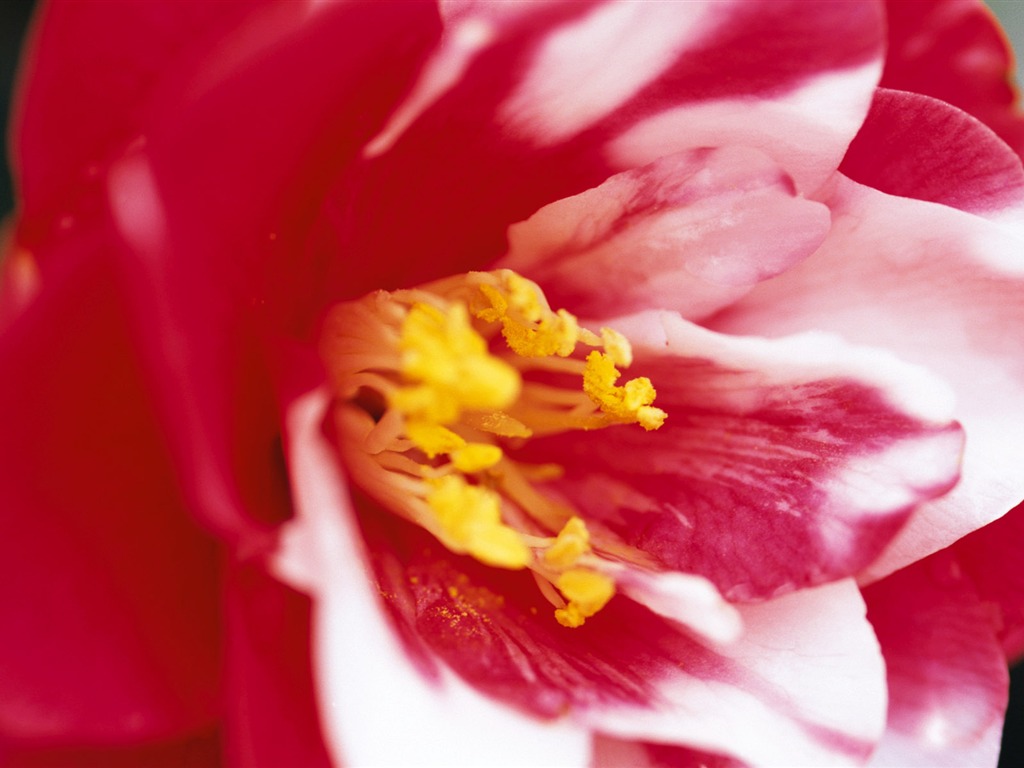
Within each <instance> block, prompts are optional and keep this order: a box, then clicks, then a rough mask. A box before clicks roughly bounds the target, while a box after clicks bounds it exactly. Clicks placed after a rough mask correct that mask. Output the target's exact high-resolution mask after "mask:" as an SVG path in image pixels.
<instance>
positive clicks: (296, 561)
mask: <svg viewBox="0 0 1024 768" xmlns="http://www.w3.org/2000/svg"><path fill="white" fill-rule="evenodd" d="M328 403H329V397H328V395H326V394H325V393H324V392H321V391H314V392H312V393H310V394H309V395H308V396H306V397H304V398H302V399H301V400H299V401H297V402H296V403H295V404H294V406H293V407H292V409H291V410H290V415H289V446H288V453H289V461H290V464H291V468H292V476H293V478H294V480H295V489H296V494H297V497H298V513H297V516H296V519H295V520H294V521H293V522H290V523H288V524H286V525H285V529H284V534H283V538H282V543H281V551H280V554H279V556H278V558H277V565H276V568H277V571H278V573H279V574H281V576H282V577H283V578H284V579H285V580H286V581H288V582H290V583H293V584H296V585H298V586H299V587H301V588H302V589H304V590H306V591H308V592H310V593H311V594H312V595H313V599H314V613H313V644H314V645H313V648H314V650H313V652H314V664H315V668H316V674H317V679H318V685H317V693H318V696H319V704H320V712H321V718H322V720H323V726H324V730H325V732H326V736H327V739H328V744H329V747H330V749H331V752H332V755H333V756H334V758H335V759H336V760H339V761H341V762H342V763H351V764H354V765H381V766H383V765H396V766H409V765H443V766H449V765H466V766H479V765H551V764H557V765H565V766H572V765H579V766H582V765H585V764H586V763H587V758H588V754H589V737H588V734H587V732H586V731H584V730H581V729H579V728H576V727H573V726H572V725H570V724H568V723H566V722H564V721H563V722H544V721H542V720H537V719H534V718H531V717H527V716H525V715H523V714H521V713H518V712H515V711H514V710H512V709H507V708H504V707H502V706H501V705H499V704H496V703H495V702H493V701H490V700H488V699H487V698H485V697H483V696H482V695H481V694H479V693H478V692H476V691H475V690H474V689H473V688H472V687H470V686H468V685H466V683H464V682H463V681H462V680H461V679H459V678H458V677H456V676H455V675H453V674H452V673H451V672H450V671H449V670H448V669H446V668H444V667H443V666H440V665H433V668H432V669H429V668H428V667H426V666H424V665H423V663H417V660H416V659H415V658H414V657H411V656H410V655H409V653H408V650H407V649H406V647H404V646H403V644H402V642H401V641H400V639H399V636H398V635H397V634H396V633H395V630H394V627H393V626H392V625H390V624H389V623H388V621H387V618H386V616H385V613H384V610H383V606H382V605H381V604H380V602H379V599H380V595H379V594H378V588H377V586H376V585H375V584H374V583H373V579H372V571H371V570H370V567H369V564H368V562H367V560H366V554H365V551H364V550H363V547H362V545H361V541H360V540H361V534H360V531H359V527H358V523H357V521H356V519H355V516H354V514H353V510H352V506H351V503H350V501H349V499H348V497H347V489H346V486H345V482H344V480H343V479H342V478H341V476H340V474H339V469H338V465H337V455H336V453H335V451H334V449H333V447H332V446H331V444H330V443H329V442H328V441H327V439H326V438H325V437H324V435H323V433H322V430H321V424H322V421H323V417H324V414H325V413H326V409H327V406H328ZM396 724H400V736H399V737H396V733H395V729H396Z"/></svg>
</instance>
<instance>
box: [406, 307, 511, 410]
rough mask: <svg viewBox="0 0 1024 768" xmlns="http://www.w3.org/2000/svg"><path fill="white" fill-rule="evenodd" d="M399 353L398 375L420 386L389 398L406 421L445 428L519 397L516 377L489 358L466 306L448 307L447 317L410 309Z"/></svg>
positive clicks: (501, 362)
mask: <svg viewBox="0 0 1024 768" xmlns="http://www.w3.org/2000/svg"><path fill="white" fill-rule="evenodd" d="M399 348H400V349H401V350H402V375H403V376H404V377H405V378H406V379H408V380H411V381H413V382H418V383H420V385H419V386H413V387H406V388H404V389H403V390H399V391H398V392H396V393H395V394H394V395H393V396H392V400H391V404H392V405H393V406H394V407H395V408H397V409H398V410H400V411H402V412H403V413H405V414H406V415H407V416H410V417H417V416H418V417H420V418H422V419H423V420H425V421H433V422H438V423H442V424H448V423H452V422H454V421H456V420H457V419H458V418H459V416H460V415H461V413H462V411H464V410H501V409H504V408H507V407H508V406H510V405H511V404H512V403H514V402H515V400H516V398H517V397H518V396H519V390H520V387H521V380H520V378H519V374H518V372H517V371H516V370H515V369H514V368H513V367H512V366H510V365H509V364H508V363H506V362H505V361H504V360H501V359H499V358H497V357H495V356H494V355H492V354H490V352H489V351H488V349H487V342H486V341H485V340H484V338H483V337H482V336H481V335H480V334H479V333H477V332H476V330H474V328H473V326H472V325H470V322H469V313H468V311H467V309H466V307H465V305H464V304H457V303H456V304H452V305H451V306H450V307H449V308H448V311H447V312H442V311H441V310H440V309H438V308H437V307H434V306H430V305H428V304H414V305H413V306H412V308H411V309H410V310H409V314H408V315H407V316H406V318H405V322H404V323H403V324H402V336H401V339H400V341H399Z"/></svg>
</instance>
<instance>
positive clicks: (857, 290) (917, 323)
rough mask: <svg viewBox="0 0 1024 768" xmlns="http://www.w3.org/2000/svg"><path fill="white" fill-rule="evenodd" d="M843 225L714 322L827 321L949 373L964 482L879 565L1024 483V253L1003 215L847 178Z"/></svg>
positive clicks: (946, 538) (920, 517) (915, 522)
mask: <svg viewBox="0 0 1024 768" xmlns="http://www.w3.org/2000/svg"><path fill="white" fill-rule="evenodd" d="M828 202H829V205H830V207H831V208H832V211H833V222H834V223H833V228H832V233H831V234H830V235H829V238H828V239H827V240H826V241H825V244H824V245H823V246H822V247H821V249H820V250H819V251H818V252H817V253H816V254H815V255H814V256H812V257H811V258H810V259H808V260H807V261H805V262H804V263H803V264H801V265H800V266H798V267H796V268H795V269H792V270H790V271H789V272H787V273H785V274H784V275H781V276H779V277H777V278H775V279H774V280H772V281H771V282H770V283H762V284H761V285H759V286H758V287H757V288H755V289H754V290H753V291H752V292H751V293H750V294H748V295H747V296H746V297H745V298H744V299H741V300H740V301H739V302H738V303H737V304H736V305H734V306H733V307H731V308H730V309H728V310H726V311H725V312H723V313H721V314H720V315H719V316H718V317H716V318H714V319H713V321H712V322H711V325H712V327H714V328H716V329H718V330H722V331H725V332H729V333H750V332H757V333H763V334H766V335H770V336H779V335H783V334H787V333H792V332H794V331H795V330H799V329H806V328H818V329H821V330H826V331H833V332H836V333H839V334H841V335H842V336H843V337H844V338H846V339H848V340H850V341H851V342H855V343H870V344H875V345H878V346H881V347H886V348H888V349H890V350H892V351H893V352H895V353H896V354H898V355H899V356H900V358H902V359H904V360H907V361H909V362H912V363H917V364H919V365H923V366H925V367H927V368H928V369H929V370H932V371H934V372H935V373H937V374H939V375H940V376H942V378H943V379H945V380H946V381H947V382H949V384H950V385H952V387H953V389H954V391H955V393H956V395H957V407H956V417H957V419H958V420H959V421H960V422H961V423H962V424H963V426H964V429H965V430H966V433H967V434H968V435H969V439H968V441H967V446H966V450H965V453H964V461H963V471H962V477H961V480H960V483H959V484H958V485H957V487H956V488H954V489H953V491H952V492H950V493H949V494H947V495H946V496H944V497H942V498H941V499H937V500H935V501H932V502H929V503H927V504H925V505H923V506H922V507H921V508H920V509H919V510H918V512H917V513H916V514H915V515H914V516H913V517H912V519H911V520H910V522H909V524H908V526H907V527H906V528H905V529H904V530H903V531H901V532H900V534H899V535H898V537H897V539H896V540H895V541H894V542H893V544H892V546H891V547H890V549H889V550H888V551H887V553H886V554H885V556H884V557H883V558H882V560H881V561H880V562H878V563H876V564H875V565H873V566H872V569H871V576H869V578H870V577H879V576H881V575H884V574H886V573H889V572H892V571H893V570H895V569H896V568H899V567H901V566H903V565H905V564H907V563H910V562H913V561H915V560H918V559H920V558H921V557H924V556H925V555H927V554H929V553H931V552H934V551H936V550H938V549H941V548H942V547H945V546H948V545H949V544H951V543H952V542H953V541H955V540H956V539H958V538H960V537H961V536H963V535H965V534H967V533H970V532H971V531H973V530H975V529H977V528H980V527H981V526H983V525H985V524H986V523H988V522H991V521H992V520H994V519H996V518H998V517H1000V516H1001V515H1002V514H1004V513H1005V512H1006V511H1007V510H1008V509H1010V508H1011V507H1013V506H1015V505H1016V504H1017V503H1018V502H1019V501H1020V500H1021V497H1022V496H1024V473H1022V472H1021V468H1020V462H1019V461H1018V460H1017V457H1018V456H1019V455H1020V454H1021V452H1022V451H1024V302H1021V295H1022V291H1024V260H1022V259H1021V252H1022V250H1021V243H1020V241H1019V240H1016V239H1014V238H1012V237H1009V236H1008V235H1007V234H1006V233H1005V232H1003V231H1001V230H1000V229H999V228H998V227H997V226H996V225H993V224H991V223H988V222H985V221H983V220H982V219H979V218H977V217H975V216H971V215H968V214H964V213H962V212H960V211H956V210H953V209H950V208H946V207H941V206H936V205H933V204H929V203H923V202H918V201H914V200H907V199H904V198H895V197H889V196H887V195H884V194H882V193H880V192H876V191H873V190H870V189H867V188H864V187H860V186H859V185H856V184H854V183H852V182H850V181H847V180H842V179H841V180H838V181H837V184H836V187H835V189H834V191H833V193H832V195H831V197H830V199H829V201H828Z"/></svg>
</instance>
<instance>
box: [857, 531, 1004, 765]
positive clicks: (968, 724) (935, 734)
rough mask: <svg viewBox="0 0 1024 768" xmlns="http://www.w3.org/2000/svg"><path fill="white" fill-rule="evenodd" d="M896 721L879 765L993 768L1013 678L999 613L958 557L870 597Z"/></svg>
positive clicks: (907, 572) (908, 572) (910, 572)
mask: <svg viewBox="0 0 1024 768" xmlns="http://www.w3.org/2000/svg"><path fill="white" fill-rule="evenodd" d="M864 599H865V600H866V601H867V604H868V620H869V621H870V622H871V624H872V626H873V627H874V628H875V632H876V633H877V635H878V640H879V642H880V643H881V644H882V654H883V656H884V657H885V664H886V670H887V672H886V676H887V679H888V685H889V714H888V723H887V728H886V733H885V736H884V737H883V739H882V742H881V744H880V745H879V749H878V752H877V753H876V754H875V755H874V758H873V760H872V763H871V764H872V765H874V766H880V767H881V766H900V768H904V767H906V768H910V766H922V767H923V768H931V766H939V765H950V766H954V765H972V766H979V767H980V766H983V765H989V766H994V765H995V764H996V760H997V759H998V756H999V738H1000V733H1001V730H1002V722H1003V713H1004V711H1005V710H1006V699H1007V692H1008V686H1009V676H1008V674H1007V671H1006V660H1005V658H1004V656H1003V653H1002V649H1001V648H1000V646H999V643H998V641H997V640H996V637H995V632H994V627H993V625H992V622H991V618H992V616H991V613H990V612H989V610H988V609H987V607H986V606H985V605H984V604H983V603H982V602H981V601H980V600H979V599H978V595H977V594H976V593H975V592H974V589H973V587H972V585H971V583H970V580H969V579H967V578H966V577H965V575H964V573H963V571H962V570H961V568H960V566H959V564H958V563H957V558H956V556H955V555H954V554H953V552H952V551H944V552H938V553H936V554H934V555H932V556H931V557H928V558H926V559H925V560H922V561H920V562H918V563H915V564H914V565H911V566H909V567H907V568H904V569H903V570H901V571H898V572H896V573H894V574H892V575H891V576H888V577H887V578H885V579H883V580H882V581H879V582H876V583H875V584H872V585H871V586H870V587H868V588H867V589H865V590H864Z"/></svg>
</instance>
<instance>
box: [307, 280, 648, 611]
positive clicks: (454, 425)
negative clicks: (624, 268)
mask: <svg viewBox="0 0 1024 768" xmlns="http://www.w3.org/2000/svg"><path fill="white" fill-rule="evenodd" d="M580 348H589V350H590V351H589V352H588V353H587V354H586V355H585V356H584V355H583V353H582V352H580V351H578V350H580ZM323 356H324V359H325V361H326V364H327V366H328V370H329V372H330V375H331V378H332V381H333V384H334V389H335V393H336V396H337V398H336V407H335V419H336V424H337V427H338V436H339V450H340V451H341V454H342V459H343V460H344V461H345V463H346V466H347V467H348V468H349V471H350V473H351V476H352V479H353V481H354V482H355V483H356V484H357V485H359V486H360V487H361V488H362V490H363V491H365V492H366V493H367V494H369V495H370V496H371V497H373V498H374V499H375V500H376V501H377V502H378V503H380V504H381V505H383V506H385V507H386V508H388V509H390V510H391V511H393V512H395V513H396V514H398V515H401V516H402V517H404V518H406V519H407V520H409V521H411V522H413V523H415V524H416V525H419V526H421V527H422V528H424V529H426V530H427V531H429V532H430V533H431V534H432V535H433V536H434V537H436V538H437V539H438V541H440V542H441V543H442V544H443V545H444V546H445V547H447V548H448V549H449V550H451V551H452V552H456V553H459V554H466V555H470V556H472V557H474V558H476V559H477V560H479V561H480V562H482V563H486V564H487V565H489V566H493V567H496V568H507V569H513V570H518V569H524V568H528V569H530V570H531V571H532V573H533V575H534V578H535V579H536V581H537V585H538V587H539V589H540V591H541V592H542V593H543V594H544V596H545V597H546V598H547V599H548V600H549V601H550V602H551V603H552V604H553V605H554V606H555V608H556V610H555V618H556V619H557V620H558V622H559V623H561V624H562V625H564V626H567V627H578V626H580V625H582V624H583V623H584V621H585V620H586V619H587V618H588V617H590V616H593V615H594V614H595V613H597V612H598V611H599V610H601V608H603V607H604V605H605V604H606V603H607V602H608V601H609V600H610V599H611V598H612V596H613V595H614V594H615V580H614V573H615V571H616V568H615V564H614V563H612V562H611V561H609V560H606V559H604V558H602V557H601V556H600V555H599V554H598V553H596V552H595V551H594V550H593V548H592V546H591V533H590V531H589V530H588V528H587V526H586V524H585V523H584V522H583V519H582V518H581V517H580V516H579V515H578V514H577V512H576V511H575V510H574V509H572V508H571V507H570V506H569V505H567V504H565V503H564V502H561V501H558V500H556V499H554V498H551V497H550V496H548V495H545V494H544V493H542V492H540V491H539V490H538V489H537V488H536V487H535V486H534V483H535V482H538V481H542V480H545V479H551V478H554V477H557V476H558V475H559V474H561V472H562V471H563V470H562V467H560V466H558V465H553V464H546V465H536V464H527V463H524V462H521V461H517V460H516V459H515V458H514V453H515V449H516V448H517V447H521V445H522V444H523V443H524V442H525V441H528V440H529V439H530V438H532V437H537V436H543V435H552V434H557V433H560V432H566V431H570V430H595V429H601V428H604V427H608V426H612V425H616V424H639V425H640V426H641V427H643V428H644V429H647V430H653V429H657V428H658V427H660V426H661V425H662V423H663V422H664V421H665V417H666V414H665V412H664V411H662V410H660V409H659V408H656V407H654V405H653V402H654V398H655V391H654V387H653V386H652V385H651V382H650V380H649V379H647V378H643V377H641V378H635V379H630V380H629V381H626V382H625V383H623V384H619V383H618V382H619V378H620V376H621V374H620V369H624V368H627V367H629V365H630V363H631V362H632V350H631V348H630V345H629V342H628V341H627V340H626V338H625V337H624V336H622V335H621V334H619V333H617V332H616V331H613V330H611V329H610V328H602V329H601V330H600V333H593V332H591V331H588V330H586V329H584V328H581V327H580V326H579V324H578V322H577V320H576V318H575V317H573V316H572V315H571V314H569V313H568V312H566V311H565V310H564V309H560V310H558V311H557V312H556V311H553V310H552V309H551V308H550V307H549V306H548V303H547V300H546V299H545V297H544V294H543V293H542V292H541V290H540V288H539V287H538V286H537V285H536V284H534V283H532V282H530V281H529V280H526V279H525V278H523V277H521V276H520V275H518V274H516V273H515V272H512V271H509V270H499V271H496V272H471V273H468V274H465V275H459V276H456V277H452V278H447V279H444V280H440V281H437V282H434V283H430V284H428V285H424V286H421V287H419V288H414V289H410V290H401V291H394V292H391V293H387V292H384V291H380V292H377V293H374V294H370V295H368V296H366V297H364V298H362V299H359V300H357V301H352V302H346V303H344V304H340V305H338V306H336V307H335V308H334V309H333V310H332V311H331V313H330V315H329V317H328V320H327V323H326V326H325V334H324V343H323ZM510 452H511V454H513V455H510Z"/></svg>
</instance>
